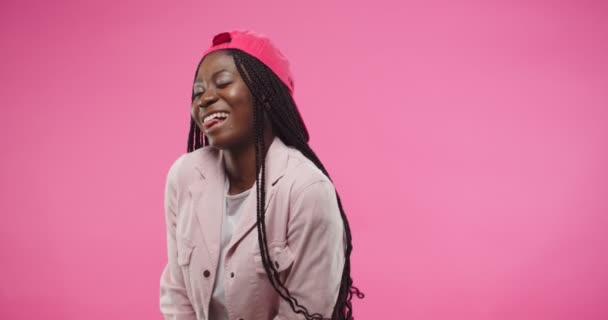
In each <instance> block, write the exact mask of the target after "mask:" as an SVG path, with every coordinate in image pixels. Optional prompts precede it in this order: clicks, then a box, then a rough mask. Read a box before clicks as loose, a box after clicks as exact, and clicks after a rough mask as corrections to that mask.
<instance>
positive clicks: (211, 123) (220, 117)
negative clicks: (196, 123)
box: [202, 111, 230, 131]
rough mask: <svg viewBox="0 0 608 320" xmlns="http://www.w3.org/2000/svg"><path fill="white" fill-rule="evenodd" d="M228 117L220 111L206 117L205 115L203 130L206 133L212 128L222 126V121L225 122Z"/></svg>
mask: <svg viewBox="0 0 608 320" xmlns="http://www.w3.org/2000/svg"><path fill="white" fill-rule="evenodd" d="M229 116H230V115H229V114H228V113H227V112H221V111H217V112H212V113H210V114H208V115H205V116H204V117H203V121H202V122H203V128H204V129H205V130H206V131H209V130H210V129H212V128H216V127H219V126H221V125H222V123H223V122H224V121H226V119H228V117H229Z"/></svg>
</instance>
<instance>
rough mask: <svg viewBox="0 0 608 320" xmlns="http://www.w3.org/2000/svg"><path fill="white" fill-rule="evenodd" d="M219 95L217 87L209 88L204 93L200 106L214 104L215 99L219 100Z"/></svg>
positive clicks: (204, 106)
mask: <svg viewBox="0 0 608 320" xmlns="http://www.w3.org/2000/svg"><path fill="white" fill-rule="evenodd" d="M217 99H218V97H217V94H216V92H215V89H208V90H207V91H205V93H203V95H202V96H201V98H200V101H199V103H198V107H199V108H206V107H208V106H210V105H212V104H213V103H214V102H215V101H217Z"/></svg>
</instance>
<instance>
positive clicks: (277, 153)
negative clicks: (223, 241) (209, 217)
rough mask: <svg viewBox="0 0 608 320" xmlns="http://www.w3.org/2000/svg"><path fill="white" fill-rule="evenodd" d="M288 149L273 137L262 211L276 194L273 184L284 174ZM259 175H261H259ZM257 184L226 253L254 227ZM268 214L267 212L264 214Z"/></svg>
mask: <svg viewBox="0 0 608 320" xmlns="http://www.w3.org/2000/svg"><path fill="white" fill-rule="evenodd" d="M288 153H289V148H288V147H287V146H286V145H285V144H284V143H283V141H281V139H279V138H278V137H275V138H274V140H273V141H272V144H271V145H270V147H269V148H268V152H267V153H266V181H265V182H266V183H265V184H266V188H265V189H266V197H265V198H266V202H265V207H264V211H266V209H267V208H268V204H269V203H270V201H272V197H273V196H274V194H275V192H276V186H275V184H276V183H277V181H279V180H280V179H281V178H282V177H283V175H284V174H285V170H286V168H287V158H288ZM260 174H261V173H260ZM256 189H257V182H256V183H254V184H253V188H252V189H251V192H250V193H249V195H248V196H247V199H246V200H245V203H243V215H242V216H241V218H240V219H239V221H238V222H237V225H236V227H235V232H234V234H233V235H232V240H231V241H230V244H229V246H228V251H230V250H232V247H233V246H234V245H236V244H237V243H238V242H239V241H240V240H241V239H242V238H243V237H244V236H245V235H246V234H247V233H248V232H249V231H250V230H251V228H253V227H255V225H256V222H257V193H256ZM266 214H268V212H266Z"/></svg>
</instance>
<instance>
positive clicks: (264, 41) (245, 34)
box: [203, 31, 294, 94]
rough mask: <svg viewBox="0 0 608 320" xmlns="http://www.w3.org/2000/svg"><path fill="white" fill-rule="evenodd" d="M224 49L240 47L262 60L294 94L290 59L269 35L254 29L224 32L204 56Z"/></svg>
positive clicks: (218, 35)
mask: <svg viewBox="0 0 608 320" xmlns="http://www.w3.org/2000/svg"><path fill="white" fill-rule="evenodd" d="M222 49H239V50H242V51H244V52H246V53H248V54H249V55H251V56H253V57H255V58H257V59H258V60H260V61H262V63H264V64H265V65H266V66H267V67H269V68H270V69H271V70H272V71H273V72H274V73H275V74H276V75H277V76H278V77H279V79H281V81H283V83H284V84H285V85H286V86H287V88H289V91H290V93H291V94H293V89H294V83H293V76H292V74H291V71H290V69H289V61H287V58H285V56H284V55H283V54H282V53H281V51H279V49H277V47H275V46H274V45H273V44H272V42H271V41H270V39H269V38H268V37H266V36H264V35H261V34H258V33H255V32H253V31H230V32H222V33H220V34H217V35H216V36H215V37H213V44H212V45H211V47H210V48H209V49H207V51H205V53H204V54H203V57H205V56H206V55H207V54H209V53H211V52H213V51H217V50H222Z"/></svg>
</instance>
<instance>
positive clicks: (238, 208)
mask: <svg viewBox="0 0 608 320" xmlns="http://www.w3.org/2000/svg"><path fill="white" fill-rule="evenodd" d="M228 188H229V183H228V178H226V183H225V188H224V189H225V196H226V204H225V205H226V207H225V211H224V213H225V216H224V222H223V223H222V235H221V239H222V240H221V243H220V259H219V263H218V268H217V272H216V273H215V274H216V275H215V276H216V278H215V285H214V287H213V295H212V296H211V301H210V303H209V320H229V318H228V311H227V310H226V294H225V291H224V271H225V270H224V260H225V259H224V258H225V256H226V251H227V250H228V245H229V244H230V240H232V234H233V232H234V227H235V226H236V224H237V222H238V220H239V218H240V216H241V214H242V212H243V210H242V207H243V202H245V199H247V196H248V195H249V192H251V189H253V188H251V189H249V190H247V191H243V192H241V193H239V194H235V195H229V194H228Z"/></svg>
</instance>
